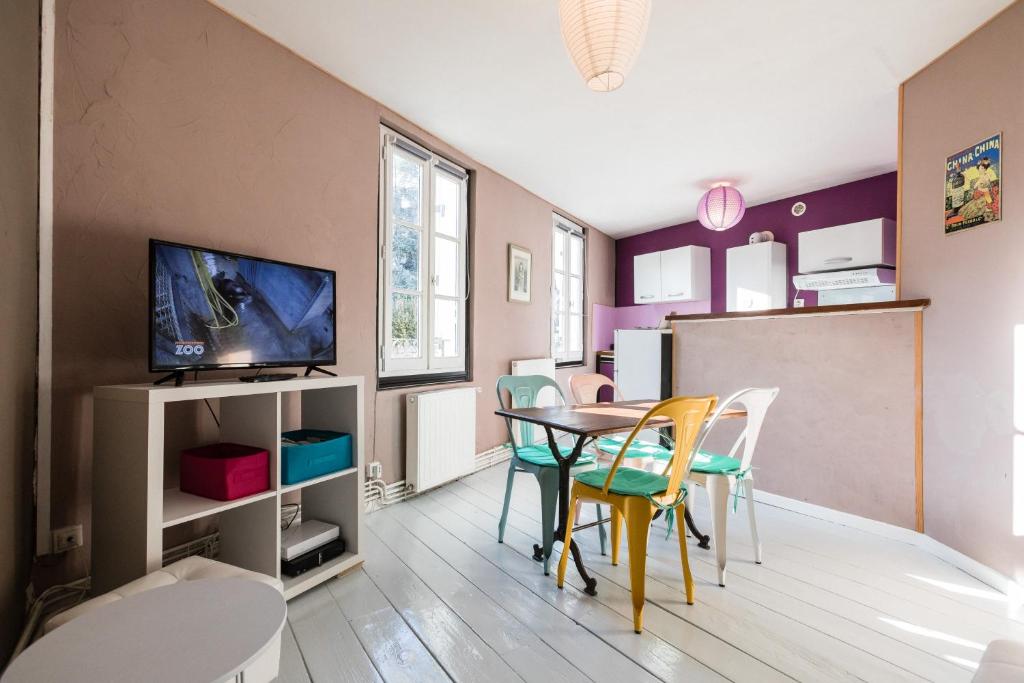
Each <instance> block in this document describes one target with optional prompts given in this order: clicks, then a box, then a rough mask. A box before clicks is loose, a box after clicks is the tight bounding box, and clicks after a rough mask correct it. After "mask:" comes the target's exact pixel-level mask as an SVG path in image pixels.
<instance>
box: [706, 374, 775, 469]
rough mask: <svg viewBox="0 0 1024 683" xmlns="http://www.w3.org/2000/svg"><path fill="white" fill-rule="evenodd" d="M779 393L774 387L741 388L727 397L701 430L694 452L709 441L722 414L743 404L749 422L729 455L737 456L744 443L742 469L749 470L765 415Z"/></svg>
mask: <svg viewBox="0 0 1024 683" xmlns="http://www.w3.org/2000/svg"><path fill="white" fill-rule="evenodd" d="M778 395H779V388H778V387H772V388H770V389H756V388H749V389H740V390H739V391H737V392H736V393H735V394H733V395H732V396H730V397H729V398H727V399H725V400H724V401H722V402H721V403H719V404H718V408H717V409H716V410H715V412H714V413H713V414H712V415H711V419H709V420H708V421H707V422H706V423H705V425H704V429H703V431H702V432H701V435H700V436H699V437H698V438H697V443H696V445H695V446H694V448H693V453H694V454H696V453H698V452H700V450H701V449H702V448H703V447H704V442H705V441H707V438H708V435H709V434H710V433H711V430H713V429H714V428H715V425H716V424H718V421H719V420H720V419H721V417H722V414H723V413H725V411H726V410H728V409H729V408H731V407H736V406H742V407H743V409H744V410H746V411H747V424H746V426H745V427H744V428H743V431H741V432H740V434H739V436H738V437H736V442H735V443H733V445H732V449H730V451H729V454H728V455H729V457H730V458H735V457H736V454H737V453H738V452H739V448H740V445H743V457H742V458H740V471H743V472H745V471H747V470H748V469H749V468H750V461H751V460H752V459H753V457H754V449H755V448H756V447H757V439H758V437H759V436H760V435H761V426H762V425H763V424H764V416H765V414H766V413H767V412H768V407H769V406H770V405H771V404H772V402H773V401H774V400H775V397H776V396H778Z"/></svg>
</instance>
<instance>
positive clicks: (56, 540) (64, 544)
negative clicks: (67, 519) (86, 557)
mask: <svg viewBox="0 0 1024 683" xmlns="http://www.w3.org/2000/svg"><path fill="white" fill-rule="evenodd" d="M51 533H52V534H53V552H54V553H64V552H67V551H69V550H72V549H74V548H81V547H82V543H83V541H82V525H81V524H75V525H74V526H65V527H61V528H60V529H54V530H53V531H52V532H51Z"/></svg>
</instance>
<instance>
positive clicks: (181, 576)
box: [43, 557, 284, 633]
mask: <svg viewBox="0 0 1024 683" xmlns="http://www.w3.org/2000/svg"><path fill="white" fill-rule="evenodd" d="M227 578H242V579H252V580H253V581H259V582H260V583H265V584H267V585H268V586H273V587H274V588H276V589H277V590H278V591H283V590H284V584H282V583H281V582H280V581H279V580H278V579H275V578H274V577H272V576H267V575H266V574H260V573H259V572H252V571H249V570H248V569H242V568H241V567H235V566H234V565H230V564H224V563H223V562H217V561H215V560H208V559H206V558H205V557H186V558H185V559H184V560H178V561H177V562H175V563H174V564H169V565H167V566H166V567H164V568H163V569H159V570H157V571H155V572H153V573H151V574H147V575H145V576H143V577H142V578H139V579H135V580H134V581H131V582H129V583H126V584H125V585H123V586H121V587H120V588H116V589H114V590H112V591H110V592H109V593H104V594H103V595H99V596H97V597H95V598H93V599H92V600H87V601H85V602H83V603H82V604H81V605H76V606H75V607H72V608H71V609H69V610H66V611H64V612H61V613H60V614H55V615H54V616H53V617H51V618H50V619H49V620H47V622H46V624H45V625H44V626H43V633H49V632H50V631H52V630H53V629H55V628H57V627H58V626H63V625H64V624H66V623H68V622H69V621H71V620H72V619H75V618H77V617H80V616H82V615H83V614H85V613H86V612H91V611H92V610H94V609H97V608H100V607H103V606H104V605H109V604H110V603H112V602H117V601H118V600H120V599H121V598H126V597H128V596H129V595H135V594H136V593H142V592H145V591H148V590H153V589H154V588H160V587H161V586H169V585H171V584H172V583H177V582H178V581H195V580H196V579H227Z"/></svg>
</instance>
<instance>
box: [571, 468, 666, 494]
mask: <svg viewBox="0 0 1024 683" xmlns="http://www.w3.org/2000/svg"><path fill="white" fill-rule="evenodd" d="M609 472H611V468H609V467H599V468H597V469H594V470H590V471H588V472H580V473H579V474H577V475H576V481H578V482H580V483H581V484H586V485H587V486H591V487H593V488H595V489H600V488H604V482H605V480H606V479H607V478H608V473H609ZM667 488H668V477H663V476H661V475H660V474H655V473H654V472H648V471H647V470H638V469H635V468H633V467H620V468H619V469H617V470H615V478H614V479H612V485H611V486H609V487H608V491H609V492H611V493H618V494H619V495H623V496H654V495H658V494H662V493H665V489H667ZM679 488H680V490H682V489H684V488H686V487H685V486H683V485H682V484H680V486H679Z"/></svg>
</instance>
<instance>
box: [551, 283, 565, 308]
mask: <svg viewBox="0 0 1024 683" xmlns="http://www.w3.org/2000/svg"><path fill="white" fill-rule="evenodd" d="M552 285H553V286H552V287H551V310H552V311H554V312H555V313H561V312H562V311H564V310H565V300H564V299H563V298H562V297H563V292H562V289H563V288H564V287H565V278H564V277H563V276H561V275H559V274H558V273H555V275H554V277H553V278H552Z"/></svg>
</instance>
